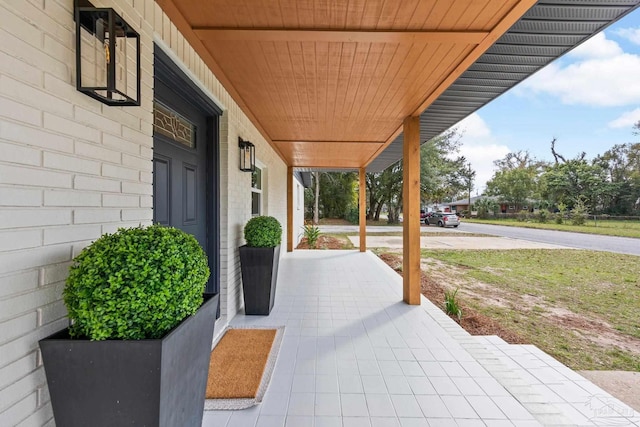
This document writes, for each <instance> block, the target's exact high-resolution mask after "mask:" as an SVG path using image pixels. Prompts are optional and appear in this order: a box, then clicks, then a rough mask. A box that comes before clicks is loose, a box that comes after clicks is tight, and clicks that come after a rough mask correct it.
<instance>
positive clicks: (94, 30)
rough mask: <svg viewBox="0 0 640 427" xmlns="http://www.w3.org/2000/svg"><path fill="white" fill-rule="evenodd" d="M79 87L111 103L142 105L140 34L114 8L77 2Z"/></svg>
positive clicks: (84, 0) (77, 67)
mask: <svg viewBox="0 0 640 427" xmlns="http://www.w3.org/2000/svg"><path fill="white" fill-rule="evenodd" d="M75 19H76V87H77V89H78V90H79V91H80V92H83V93H85V94H87V95H89V96H90V97H92V98H95V99H97V100H98V101H100V102H104V103H105V104H107V105H140V35H139V34H138V33H137V32H136V31H135V30H133V29H132V28H131V26H130V25H129V24H127V22H126V21H125V20H124V19H122V17H121V16H120V15H118V14H117V13H116V12H115V10H113V9H111V8H97V7H93V5H92V4H91V3H89V2H88V1H86V0H76V1H75Z"/></svg>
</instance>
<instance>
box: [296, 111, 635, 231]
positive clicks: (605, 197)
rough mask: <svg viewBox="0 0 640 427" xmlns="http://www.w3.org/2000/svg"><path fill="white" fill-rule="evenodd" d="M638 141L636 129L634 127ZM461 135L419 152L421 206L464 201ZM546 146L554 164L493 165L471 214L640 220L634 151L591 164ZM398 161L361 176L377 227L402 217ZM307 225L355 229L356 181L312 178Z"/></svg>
mask: <svg viewBox="0 0 640 427" xmlns="http://www.w3.org/2000/svg"><path fill="white" fill-rule="evenodd" d="M632 133H633V135H635V136H640V121H638V122H637V123H636V124H635V125H634V126H633V131H632ZM461 137H462V134H461V133H460V132H459V131H458V130H457V129H455V128H454V129H450V130H448V131H446V132H444V133H442V134H441V135H438V136H437V137H435V138H432V139H431V140H429V141H427V142H426V143H424V144H423V145H422V146H421V148H420V192H421V194H420V196H421V200H422V202H423V203H424V204H439V203H444V202H450V201H453V200H457V199H465V198H467V197H470V194H471V191H472V189H473V183H474V179H475V176H476V172H475V171H474V170H473V169H471V167H470V165H469V162H468V161H467V159H466V158H465V157H464V156H461V155H460V154H459V151H460V146H461ZM556 143H557V140H556V139H555V138H554V139H553V140H552V141H551V147H550V149H551V154H552V156H553V159H554V160H553V161H550V162H549V161H542V160H539V159H536V158H535V157H534V156H532V155H531V153H529V152H528V151H517V152H512V153H508V154H507V155H506V156H505V157H504V158H502V159H499V160H496V161H495V162H494V165H495V167H496V171H495V173H494V175H493V177H492V178H491V180H490V181H489V182H487V188H486V191H485V195H486V196H491V197H487V198H484V199H480V200H478V201H476V203H475V206H474V209H476V210H478V209H479V210H481V211H483V212H485V213H486V212H489V211H495V210H497V208H498V206H497V203H496V202H498V203H503V204H509V205H512V206H514V207H515V210H516V211H518V210H520V209H522V208H523V207H524V206H527V209H532V208H534V207H535V208H539V209H542V210H555V211H558V210H560V211H564V210H575V209H579V210H581V211H584V212H589V213H591V214H609V215H638V214H639V213H640V143H638V142H631V143H626V144H618V145H615V146H613V147H612V148H610V149H609V150H607V151H606V152H604V153H603V154H601V155H597V156H596V157H595V158H593V159H587V157H586V154H585V153H584V152H583V153H581V154H579V155H578V156H576V157H574V158H567V157H566V156H564V155H562V154H561V153H560V152H559V151H558V150H557V149H556ZM402 181H403V167H402V161H401V160H400V161H399V162H397V163H395V164H393V165H392V166H390V167H388V168H387V169H385V170H384V171H382V172H375V173H367V174H366V191H367V220H373V221H379V220H380V216H381V214H382V212H383V211H386V214H387V220H388V222H389V223H397V222H398V221H399V217H400V213H401V212H402ZM305 206H306V207H307V212H306V217H307V218H308V219H312V220H313V221H314V223H317V221H318V219H319V218H344V219H347V220H348V221H350V222H352V223H357V222H358V174H357V173H356V172H314V174H313V183H312V187H311V188H308V189H306V191H305Z"/></svg>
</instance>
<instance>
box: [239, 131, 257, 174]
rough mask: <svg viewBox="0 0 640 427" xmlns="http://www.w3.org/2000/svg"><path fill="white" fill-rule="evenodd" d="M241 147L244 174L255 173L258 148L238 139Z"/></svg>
mask: <svg viewBox="0 0 640 427" xmlns="http://www.w3.org/2000/svg"><path fill="white" fill-rule="evenodd" d="M238 146H239V147H240V170H241V171H243V172H253V171H255V170H256V146H255V145H253V144H252V143H251V142H249V141H245V140H243V139H242V138H240V137H238Z"/></svg>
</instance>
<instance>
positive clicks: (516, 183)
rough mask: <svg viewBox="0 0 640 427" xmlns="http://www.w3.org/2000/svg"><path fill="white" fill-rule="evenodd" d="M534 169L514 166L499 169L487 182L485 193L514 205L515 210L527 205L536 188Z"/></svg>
mask: <svg viewBox="0 0 640 427" xmlns="http://www.w3.org/2000/svg"><path fill="white" fill-rule="evenodd" d="M536 175H537V173H536V169H535V168H533V167H527V166H524V167H516V168H513V169H504V170H499V171H497V172H495V173H494V175H493V178H491V180H489V181H488V182H487V191H486V193H487V195H489V196H496V197H497V198H498V200H500V202H503V203H509V204H514V205H516V210H519V209H520V208H521V207H522V206H525V205H528V204H529V200H530V199H531V198H533V195H534V192H535V190H536V188H537V182H536V181H537V180H536Z"/></svg>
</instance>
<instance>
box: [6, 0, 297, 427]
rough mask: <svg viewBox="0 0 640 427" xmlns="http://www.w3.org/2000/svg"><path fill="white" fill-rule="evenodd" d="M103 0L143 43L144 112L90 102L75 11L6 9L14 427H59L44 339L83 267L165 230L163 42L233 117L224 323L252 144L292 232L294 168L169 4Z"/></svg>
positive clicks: (225, 129) (236, 296)
mask: <svg viewBox="0 0 640 427" xmlns="http://www.w3.org/2000/svg"><path fill="white" fill-rule="evenodd" d="M93 3H94V4H95V5H96V6H98V7H99V6H109V7H115V8H116V10H117V11H118V12H119V13H120V14H122V15H123V16H124V18H125V19H126V20H127V21H129V22H130V23H132V24H133V25H134V26H136V27H137V29H138V31H139V32H140V34H141V46H142V48H141V50H142V51H141V58H142V63H141V69H142V79H141V84H142V97H141V102H142V104H141V106H140V107H125V108H119V107H108V106H105V105H103V104H100V103H99V102H97V101H95V100H93V99H90V98H89V97H87V96H85V95H83V94H81V93H79V92H78V91H76V89H75V81H74V79H75V77H74V76H75V69H74V67H75V52H74V49H75V47H74V22H73V8H72V4H73V2H71V1H67V0H46V1H45V0H28V1H27V0H20V1H14V0H0V425H2V426H5V425H7V426H12V425H20V426H53V425H54V421H53V420H52V416H53V415H52V411H51V405H50V403H49V395H48V391H47V388H46V380H45V376H44V370H43V367H42V362H41V359H40V357H39V353H38V344H37V342H38V340H39V339H41V338H43V337H45V336H47V335H49V334H51V333H53V332H56V331H58V330H60V329H62V328H64V327H65V326H66V325H67V319H66V317H65V316H66V309H65V307H64V304H63V303H62V300H61V298H62V289H63V287H64V280H65V279H66V276H67V271H68V267H69V265H70V263H71V259H72V257H73V256H75V255H76V254H78V253H79V252H80V251H81V250H82V248H83V247H85V246H86V245H88V244H89V243H90V242H91V241H92V240H94V239H95V238H97V237H98V236H99V235H100V234H102V233H106V232H114V231H115V230H116V229H117V228H118V227H126V226H136V225H139V224H141V223H142V224H148V223H149V222H150V221H151V218H152V211H151V207H152V197H151V194H152V187H151V183H152V180H153V176H152V173H151V171H152V162H151V158H152V153H153V151H152V147H153V138H152V132H153V130H152V110H151V109H152V99H153V46H154V40H156V41H157V42H158V43H159V44H160V45H161V46H163V48H164V49H167V50H169V51H170V52H171V54H172V56H174V57H176V58H178V60H179V61H180V62H181V63H182V64H183V66H184V67H185V68H186V69H188V70H189V73H188V74H190V76H191V77H192V78H193V79H194V80H195V81H197V82H198V84H199V86H200V87H202V88H203V89H204V90H205V92H206V93H208V94H210V95H211V96H212V99H214V100H215V102H217V103H218V105H219V106H220V107H221V108H222V109H223V110H224V114H223V116H222V117H221V120H220V155H221V159H220V176H221V188H220V191H221V232H220V233H221V236H220V239H221V271H220V272H219V274H220V276H221V287H222V289H221V304H222V314H223V319H222V320H221V323H224V322H226V321H227V320H228V319H230V318H232V317H233V316H234V315H235V314H236V313H237V312H238V311H239V310H241V308H242V293H241V287H240V266H239V260H238V249H237V248H238V247H239V246H240V245H241V244H243V243H244V242H243V237H242V227H243V226H244V223H245V222H246V221H247V220H248V219H249V218H250V216H251V191H250V174H247V173H243V172H240V171H239V169H238V161H239V159H238V155H239V150H238V148H237V140H238V136H242V137H243V138H244V139H248V140H251V141H252V142H253V143H254V144H256V147H257V157H258V158H259V159H260V161H261V162H262V163H264V164H265V165H266V168H267V171H268V173H267V176H268V178H267V181H266V189H265V195H266V197H267V203H266V209H265V210H266V211H265V214H269V215H273V216H275V217H277V218H278V219H279V220H280V221H281V222H282V224H283V228H284V227H286V166H285V165H284V163H283V162H282V161H281V159H280V158H279V157H278V156H277V155H276V153H275V152H274V151H273V150H272V149H271V147H270V146H269V145H268V144H267V143H266V142H265V141H264V139H263V138H262V137H261V135H260V134H259V132H258V131H257V130H256V129H255V127H254V126H253V125H252V124H251V122H250V121H249V120H248V119H247V117H246V116H245V115H244V114H243V113H242V111H241V110H240V108H239V107H238V106H237V104H235V102H234V101H233V100H232V99H231V97H230V96H229V94H228V93H227V92H226V91H225V90H224V89H223V88H222V86H221V85H220V83H219V82H218V81H217V79H216V78H215V76H213V74H212V73H211V72H210V71H209V70H208V68H207V67H206V66H205V64H204V62H203V61H202V60H201V59H200V58H199V57H198V55H196V54H195V52H194V51H193V49H192V48H191V47H190V46H189V44H188V43H187V42H186V40H185V39H184V38H183V37H182V35H181V34H179V33H178V31H177V30H176V28H175V26H173V25H172V24H171V23H170V22H169V20H168V18H167V17H166V15H164V13H163V12H162V11H161V9H160V7H159V6H158V5H157V4H156V3H155V2H154V1H153V0H140V1H139V0H135V1H126V2H124V1H117V2H114V1H112V0H111V1H109V0H95V1H94V2H93ZM284 236H286V229H285V233H284ZM284 236H283V237H284ZM223 327H224V324H219V325H218V327H217V330H222V328H223Z"/></svg>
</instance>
